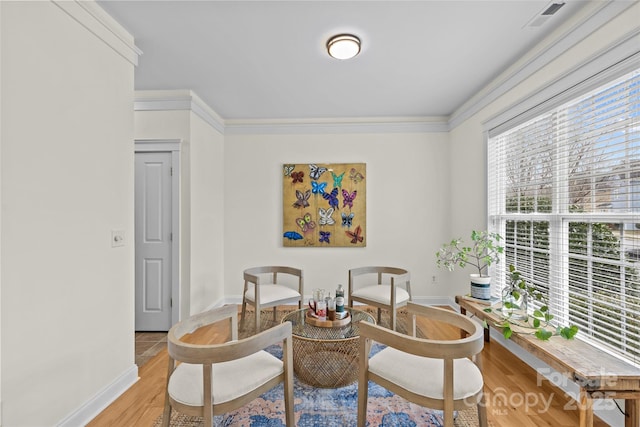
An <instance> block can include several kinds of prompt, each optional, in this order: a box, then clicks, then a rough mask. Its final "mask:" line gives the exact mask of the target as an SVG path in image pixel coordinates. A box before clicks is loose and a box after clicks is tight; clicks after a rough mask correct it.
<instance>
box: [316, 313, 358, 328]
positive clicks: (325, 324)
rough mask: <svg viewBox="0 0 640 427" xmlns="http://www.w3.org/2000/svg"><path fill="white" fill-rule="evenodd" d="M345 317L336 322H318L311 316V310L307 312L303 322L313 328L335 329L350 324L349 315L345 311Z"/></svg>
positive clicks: (318, 320)
mask: <svg viewBox="0 0 640 427" xmlns="http://www.w3.org/2000/svg"><path fill="white" fill-rule="evenodd" d="M345 313H346V315H345V316H344V317H343V318H342V319H336V320H329V319H327V320H320V319H318V318H317V317H314V316H313V315H312V314H311V310H310V309H308V310H307V314H306V318H305V322H307V323H308V324H310V325H313V326H319V327H321V328H335V327H338V326H344V325H348V324H349V323H351V314H350V313H349V312H348V311H345Z"/></svg>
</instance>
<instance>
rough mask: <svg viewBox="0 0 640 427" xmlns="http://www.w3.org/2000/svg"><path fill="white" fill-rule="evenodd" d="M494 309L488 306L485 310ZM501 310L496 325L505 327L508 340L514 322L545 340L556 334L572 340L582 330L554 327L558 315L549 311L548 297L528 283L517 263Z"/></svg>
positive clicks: (510, 276)
mask: <svg viewBox="0 0 640 427" xmlns="http://www.w3.org/2000/svg"><path fill="white" fill-rule="evenodd" d="M493 310H494V309H493V308H491V307H487V308H486V309H485V310H484V311H486V312H492V311H493ZM497 310H498V308H496V311H497ZM499 310H500V311H499V312H498V313H497V314H499V315H500V318H501V321H500V323H498V324H497V325H496V326H499V327H501V328H502V335H503V336H504V337H505V338H506V339H509V338H510V337H511V334H512V333H513V331H512V326H513V325H516V326H518V327H519V328H520V329H524V330H527V329H529V330H532V331H533V332H532V333H533V334H534V335H535V336H536V337H537V338H539V339H541V340H544V341H546V340H548V339H549V338H551V337H552V336H553V335H560V336H561V337H563V338H566V339H572V338H573V337H574V336H575V335H576V334H577V333H578V326H576V325H570V326H568V327H563V326H557V327H556V328H555V330H554V328H552V327H550V323H551V321H552V320H553V319H554V316H553V314H551V311H550V310H549V304H548V302H547V298H546V297H545V295H544V294H543V293H542V292H540V291H539V290H538V289H537V288H536V287H535V286H530V285H528V284H527V282H526V281H525V280H524V279H523V278H522V275H521V274H520V272H519V271H518V270H517V269H516V267H515V266H513V265H509V276H508V283H507V286H505V288H504V289H503V291H502V306H501V307H500V308H499Z"/></svg>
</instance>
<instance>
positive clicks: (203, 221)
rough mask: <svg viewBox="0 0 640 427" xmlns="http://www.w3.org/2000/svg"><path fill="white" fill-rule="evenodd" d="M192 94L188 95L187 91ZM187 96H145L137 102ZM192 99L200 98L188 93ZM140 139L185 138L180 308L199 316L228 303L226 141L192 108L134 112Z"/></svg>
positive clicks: (183, 314)
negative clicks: (225, 278)
mask: <svg viewBox="0 0 640 427" xmlns="http://www.w3.org/2000/svg"><path fill="white" fill-rule="evenodd" d="M187 92H188V91H187ZM185 93H186V92H185V91H162V92H154V91H140V92H137V93H136V98H137V99H138V100H140V99H147V100H148V99H152V98H154V97H155V96H158V95H160V96H161V97H163V98H164V99H167V98H171V97H180V96H182V95H184V94H185ZM188 97H189V98H194V99H197V96H196V95H194V94H191V93H189V94H188ZM135 138H136V139H180V140H181V141H182V142H181V144H180V146H181V150H180V160H181V161H180V169H181V170H180V308H181V310H180V311H181V317H182V318H184V317H188V316H189V315H190V314H195V313H199V312H201V311H203V310H205V309H206V308H208V307H211V306H212V305H215V304H218V303H220V302H221V301H222V299H223V298H224V290H223V285H222V283H223V276H222V274H223V269H224V268H223V263H224V254H223V246H222V239H223V230H224V211H223V202H224V196H223V191H224V188H223V182H224V179H225V177H224V137H223V135H222V134H221V133H220V132H219V131H217V130H216V129H214V128H213V127H212V126H211V125H210V124H209V123H207V122H206V121H204V120H203V119H202V118H201V117H200V116H198V115H197V114H195V113H194V112H192V111H191V110H190V109H183V110H163V111H157V110H156V111H136V112H135Z"/></svg>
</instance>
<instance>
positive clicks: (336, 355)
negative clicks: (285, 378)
mask: <svg viewBox="0 0 640 427" xmlns="http://www.w3.org/2000/svg"><path fill="white" fill-rule="evenodd" d="M347 310H348V311H349V314H350V318H351V322H349V323H348V324H346V325H342V326H338V327H330V328H325V327H318V326H314V325H311V324H309V323H308V322H306V320H307V317H306V315H305V313H306V309H302V310H297V311H295V312H292V313H290V314H287V315H286V316H284V317H283V318H282V321H283V322H286V321H290V322H292V324H293V340H292V341H293V371H294V372H295V374H296V376H297V377H298V379H299V380H300V381H302V382H304V383H306V384H309V385H312V386H314V387H320V388H338V387H343V386H346V385H348V384H351V383H353V382H354V381H356V380H357V379H358V361H359V356H358V350H359V349H358V342H359V339H360V336H359V329H358V324H359V322H360V321H363V320H366V321H368V322H371V323H375V320H374V318H373V316H372V315H370V314H369V313H366V312H364V311H361V310H355V309H353V308H347Z"/></svg>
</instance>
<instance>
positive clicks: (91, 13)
mask: <svg viewBox="0 0 640 427" xmlns="http://www.w3.org/2000/svg"><path fill="white" fill-rule="evenodd" d="M50 1H51V2H52V3H53V4H55V5H56V6H58V7H59V8H60V9H62V10H63V11H64V12H65V13H66V14H67V15H69V16H70V17H71V18H73V19H74V20H75V21H76V22H78V23H79V24H80V25H82V26H83V27H85V28H86V29H87V30H88V31H89V32H91V33H92V34H93V35H95V36H96V37H98V38H99V39H100V40H102V41H103V42H104V43H105V44H106V45H107V46H109V47H111V48H112V49H113V50H115V51H116V52H117V53H118V54H119V55H120V56H122V57H123V58H124V59H126V60H127V61H129V62H130V63H132V64H133V65H134V66H137V65H138V57H139V56H140V55H142V51H141V50H140V49H138V47H136V45H135V43H134V39H133V36H132V35H131V34H129V32H127V30H125V29H124V27H122V26H121V25H120V24H119V23H118V22H117V21H116V20H115V19H113V18H112V17H111V16H110V15H109V14H108V13H107V12H105V10H104V9H102V8H101V7H100V6H99V5H98V4H97V3H96V2H95V1H85V0H83V1H79V0H50Z"/></svg>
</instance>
